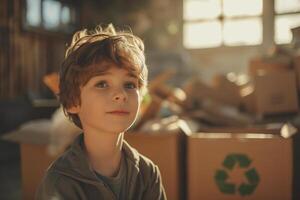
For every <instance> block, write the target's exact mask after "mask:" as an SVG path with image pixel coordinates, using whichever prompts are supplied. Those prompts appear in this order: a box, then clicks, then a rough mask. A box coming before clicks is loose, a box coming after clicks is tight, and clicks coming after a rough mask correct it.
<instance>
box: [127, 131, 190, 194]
mask: <svg viewBox="0 0 300 200" xmlns="http://www.w3.org/2000/svg"><path fill="white" fill-rule="evenodd" d="M185 138H186V137H185V136H184V135H183V134H182V133H156V134H150V133H149V134H143V133H126V134H125V140H126V141H127V142H128V143H129V144H130V145H131V146H133V147H134V148H136V149H137V150H138V151H139V152H140V153H141V154H143V155H145V156H146V157H148V158H150V159H151V160H152V161H153V162H154V163H155V164H157V165H158V167H159V169H160V172H161V176H162V181H163V184H164V187H165V190H166V194H167V198H168V199H172V200H179V199H185V198H184V197H185V177H184V176H185V174H184V166H185V160H184V158H185V150H184V147H185V145H184V140H185Z"/></svg>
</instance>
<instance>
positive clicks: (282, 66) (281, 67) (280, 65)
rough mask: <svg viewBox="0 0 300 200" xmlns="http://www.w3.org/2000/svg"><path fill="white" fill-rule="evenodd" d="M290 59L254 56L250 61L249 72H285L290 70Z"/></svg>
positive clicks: (253, 73)
mask: <svg viewBox="0 0 300 200" xmlns="http://www.w3.org/2000/svg"><path fill="white" fill-rule="evenodd" d="M290 68H291V66H290V60H289V59H286V58H285V59H283V60H281V61H280V59H273V60H272V59H270V58H269V59H264V58H253V59H251V60H250V61H249V67H248V70H249V74H251V75H256V74H257V73H259V71H266V72H281V71H282V72H284V71H286V70H290Z"/></svg>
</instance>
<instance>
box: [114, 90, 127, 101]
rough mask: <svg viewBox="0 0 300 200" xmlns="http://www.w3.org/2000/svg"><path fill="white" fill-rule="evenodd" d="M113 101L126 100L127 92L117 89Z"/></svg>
mask: <svg viewBox="0 0 300 200" xmlns="http://www.w3.org/2000/svg"><path fill="white" fill-rule="evenodd" d="M114 100H115V101H126V100H127V94H126V93H125V92H124V91H119V92H117V93H116V94H115V95H114Z"/></svg>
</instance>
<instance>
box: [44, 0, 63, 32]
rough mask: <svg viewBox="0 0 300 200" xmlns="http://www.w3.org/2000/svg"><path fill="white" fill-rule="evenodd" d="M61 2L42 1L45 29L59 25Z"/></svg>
mask: <svg viewBox="0 0 300 200" xmlns="http://www.w3.org/2000/svg"><path fill="white" fill-rule="evenodd" d="M60 9H61V4H60V2H58V1H53V0H45V1H44V2H43V20H44V26H45V28H47V29H55V28H58V26H59V21H60Z"/></svg>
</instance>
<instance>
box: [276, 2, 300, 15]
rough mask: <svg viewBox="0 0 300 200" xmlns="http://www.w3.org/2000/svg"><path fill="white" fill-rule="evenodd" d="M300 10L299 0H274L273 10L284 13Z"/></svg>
mask: <svg viewBox="0 0 300 200" xmlns="http://www.w3.org/2000/svg"><path fill="white" fill-rule="evenodd" d="M295 11H300V1H299V0H275V12H276V13H286V12H295Z"/></svg>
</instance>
